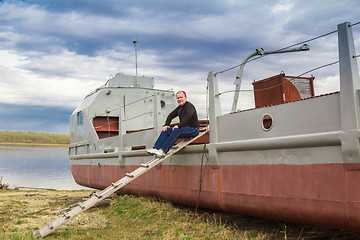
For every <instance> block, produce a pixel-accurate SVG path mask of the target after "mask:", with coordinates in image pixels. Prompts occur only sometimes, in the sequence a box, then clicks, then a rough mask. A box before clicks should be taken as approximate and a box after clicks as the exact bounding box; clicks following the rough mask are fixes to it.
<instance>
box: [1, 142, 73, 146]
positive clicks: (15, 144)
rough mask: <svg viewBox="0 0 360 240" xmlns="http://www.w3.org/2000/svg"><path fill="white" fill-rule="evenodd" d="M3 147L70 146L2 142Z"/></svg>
mask: <svg viewBox="0 0 360 240" xmlns="http://www.w3.org/2000/svg"><path fill="white" fill-rule="evenodd" d="M0 146H2V147H68V146H69V144H55V143H54V144H49V143H8V142H0Z"/></svg>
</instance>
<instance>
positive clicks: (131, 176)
mask: <svg viewBox="0 0 360 240" xmlns="http://www.w3.org/2000/svg"><path fill="white" fill-rule="evenodd" d="M125 175H126V176H127V177H129V178H133V177H134V175H132V174H131V173H126V174H125Z"/></svg>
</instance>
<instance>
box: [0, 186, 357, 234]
mask: <svg viewBox="0 0 360 240" xmlns="http://www.w3.org/2000/svg"><path fill="white" fill-rule="evenodd" d="M91 193H92V191H27V190H26V191H25V190H0V239H33V237H32V233H33V232H34V231H35V230H37V229H39V228H42V227H44V226H45V225H46V224H47V223H48V222H51V221H53V220H55V219H56V218H57V217H58V216H56V215H54V213H55V212H56V211H59V210H61V209H64V208H67V207H68V206H70V205H72V204H74V203H77V202H80V201H82V199H83V198H84V197H88V196H89V195H90V194H91ZM114 197H115V198H114V200H113V201H111V204H110V202H109V201H108V202H105V203H103V204H101V205H98V206H96V207H94V208H92V209H90V210H88V211H86V212H85V213H83V214H82V215H80V216H77V217H76V218H74V219H72V220H71V221H70V222H69V223H67V224H65V225H64V226H62V227H60V228H59V229H57V230H56V231H55V232H53V233H51V234H50V235H48V236H47V237H46V238H45V239H70V240H72V239H254V240H260V239H332V240H340V239H342V240H343V239H349V240H350V239H360V235H359V234H357V233H353V232H346V231H341V230H332V229H328V228H321V227H315V226H307V225H299V224H292V223H284V222H279V221H273V220H267V219H262V218H255V217H248V216H241V215H235V214H227V213H221V212H210V211H205V210H199V211H197V212H194V208H189V207H184V206H178V205H174V204H171V203H169V202H165V201H160V200H156V199H152V198H147V197H134V196H128V195H125V196H119V197H118V196H114Z"/></svg>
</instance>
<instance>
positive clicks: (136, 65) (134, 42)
mask: <svg viewBox="0 0 360 240" xmlns="http://www.w3.org/2000/svg"><path fill="white" fill-rule="evenodd" d="M136 43H137V41H136V38H134V40H133V44H134V46H135V69H136V77H137V76H138V64H137V48H136Z"/></svg>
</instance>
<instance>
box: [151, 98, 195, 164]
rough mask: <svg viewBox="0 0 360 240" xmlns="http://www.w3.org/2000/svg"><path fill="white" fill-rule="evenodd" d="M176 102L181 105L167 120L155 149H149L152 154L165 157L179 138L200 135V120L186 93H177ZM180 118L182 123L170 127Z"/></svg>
mask: <svg viewBox="0 0 360 240" xmlns="http://www.w3.org/2000/svg"><path fill="white" fill-rule="evenodd" d="M176 101H177V103H178V104H179V106H177V108H175V109H174V110H173V111H172V112H171V113H169V115H168V116H167V118H166V121H165V125H164V126H163V128H162V131H161V134H160V136H159V137H158V139H157V140H156V142H155V144H154V148H152V149H147V150H146V151H147V152H148V153H150V154H154V155H156V156H157V157H163V156H165V154H166V153H167V152H168V151H169V150H170V149H171V147H172V146H173V145H174V144H175V142H176V141H177V140H178V139H179V138H192V137H196V136H197V135H198V134H199V120H198V116H197V113H196V108H195V106H194V105H193V104H192V103H190V102H188V101H187V96H186V93H185V92H184V91H178V92H177V93H176ZM175 117H179V119H180V123H179V124H178V125H175V126H174V127H170V123H171V120H172V119H174V118H175Z"/></svg>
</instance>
